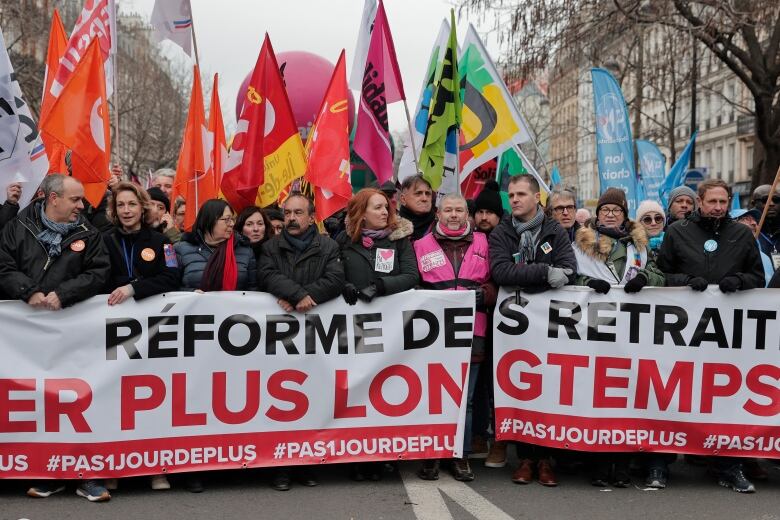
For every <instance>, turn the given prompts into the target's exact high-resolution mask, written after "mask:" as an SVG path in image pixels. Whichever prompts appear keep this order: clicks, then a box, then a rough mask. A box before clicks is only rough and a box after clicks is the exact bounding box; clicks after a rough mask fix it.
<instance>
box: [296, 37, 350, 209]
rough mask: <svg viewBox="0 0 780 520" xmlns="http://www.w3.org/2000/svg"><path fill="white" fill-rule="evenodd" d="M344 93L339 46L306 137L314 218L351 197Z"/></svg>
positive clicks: (342, 56) (344, 85) (345, 202)
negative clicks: (327, 82) (324, 90)
mask: <svg viewBox="0 0 780 520" xmlns="http://www.w3.org/2000/svg"><path fill="white" fill-rule="evenodd" d="M347 96H348V90H347V66H346V64H345V63H344V51H343V50H342V51H341V55H340V56H339V61H338V62H337V63H336V68H335V69H334V70H333V76H332V77H331V78H330V84H329V85H328V90H327V91H326V92H325V99H323V100H322V106H321V107H320V111H319V115H317V119H316V120H315V121H314V125H313V126H312V127H311V132H309V139H308V140H307V141H306V162H307V165H308V166H307V169H306V180H307V181H309V182H310V183H311V184H312V185H313V186H314V206H315V208H316V216H317V220H318V221H323V220H325V219H326V218H328V217H330V216H331V215H333V214H334V213H336V212H337V211H339V210H340V209H343V208H345V207H346V206H347V202H349V199H350V197H352V185H351V184H350V182H349V117H348V115H347Z"/></svg>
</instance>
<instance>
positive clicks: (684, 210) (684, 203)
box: [666, 186, 698, 225]
mask: <svg viewBox="0 0 780 520" xmlns="http://www.w3.org/2000/svg"><path fill="white" fill-rule="evenodd" d="M697 208H698V206H697V204H696V193H694V191H693V190H692V189H690V188H689V187H688V186H678V187H676V188H675V189H673V190H672V191H670V192H669V205H668V206H667V211H666V214H667V218H668V222H667V225H669V224H671V223H672V222H674V221H676V220H682V219H684V218H685V217H686V215H688V213H690V212H691V211H694V210H695V209H697Z"/></svg>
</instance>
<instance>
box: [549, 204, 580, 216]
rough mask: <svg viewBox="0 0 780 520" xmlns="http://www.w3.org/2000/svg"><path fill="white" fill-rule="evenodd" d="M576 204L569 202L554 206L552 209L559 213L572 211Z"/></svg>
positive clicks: (574, 209)
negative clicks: (568, 203) (565, 204)
mask: <svg viewBox="0 0 780 520" xmlns="http://www.w3.org/2000/svg"><path fill="white" fill-rule="evenodd" d="M576 209H577V206H575V205H573V204H570V205H568V206H554V207H553V211H554V212H555V213H557V214H559V215H561V214H563V213H574V211H576Z"/></svg>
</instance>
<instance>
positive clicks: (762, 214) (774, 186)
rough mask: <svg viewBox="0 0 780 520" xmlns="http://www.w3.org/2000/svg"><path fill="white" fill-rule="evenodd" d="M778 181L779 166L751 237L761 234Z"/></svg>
mask: <svg viewBox="0 0 780 520" xmlns="http://www.w3.org/2000/svg"><path fill="white" fill-rule="evenodd" d="M778 181H780V167H778V168H777V173H775V180H774V182H772V187H771V188H770V189H769V196H768V197H767V199H766V204H764V211H762V212H761V220H760V221H759V222H758V227H757V228H756V232H755V233H753V238H755V239H756V240H758V235H760V234H761V228H762V227H764V221H765V220H766V214H767V213H768V212H769V206H770V205H772V197H773V196H774V195H775V189H776V188H777V183H778ZM732 196H733V195H732Z"/></svg>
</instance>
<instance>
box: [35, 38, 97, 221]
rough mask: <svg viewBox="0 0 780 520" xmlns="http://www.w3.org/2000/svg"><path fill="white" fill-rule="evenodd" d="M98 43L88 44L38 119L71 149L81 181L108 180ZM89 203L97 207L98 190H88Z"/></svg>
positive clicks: (72, 159) (74, 165) (75, 175)
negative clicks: (44, 113) (52, 102)
mask: <svg viewBox="0 0 780 520" xmlns="http://www.w3.org/2000/svg"><path fill="white" fill-rule="evenodd" d="M99 45H100V44H99V42H98V41H97V40H94V41H93V42H92V43H90V44H89V47H87V51H86V52H85V53H84V56H83V58H82V59H81V61H80V62H79V64H78V65H77V66H76V69H75V70H74V71H73V74H71V75H70V76H69V79H68V83H67V84H66V85H65V88H64V89H63V90H62V91H61V92H60V95H59V97H58V98H57V100H56V101H55V102H54V105H53V106H52V107H51V110H49V113H48V114H47V115H46V118H45V119H44V120H42V121H41V129H43V130H44V131H45V132H46V133H47V134H48V135H50V136H51V137H52V138H54V139H56V140H57V141H58V142H59V143H60V144H61V145H63V146H64V147H66V148H68V149H69V150H71V151H72V152H71V164H72V166H73V176H74V177H75V178H77V179H79V180H80V181H81V182H82V183H84V184H90V183H95V184H103V190H102V191H105V185H106V184H107V182H108V179H109V176H110V172H109V159H110V156H111V134H110V126H109V119H108V100H107V96H106V79H105V72H104V68H103V58H102V56H101V51H100V47H99ZM90 193H91V196H90V197H88V200H89V202H90V204H92V205H93V206H97V205H98V203H99V202H100V199H101V198H102V192H101V190H91V191H90Z"/></svg>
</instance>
